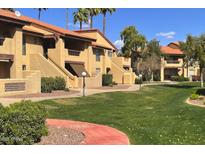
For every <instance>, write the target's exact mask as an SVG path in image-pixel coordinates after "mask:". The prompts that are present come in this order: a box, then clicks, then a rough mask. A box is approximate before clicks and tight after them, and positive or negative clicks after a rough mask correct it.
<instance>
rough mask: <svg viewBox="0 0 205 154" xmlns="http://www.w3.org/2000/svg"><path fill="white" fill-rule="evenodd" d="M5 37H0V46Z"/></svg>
mask: <svg viewBox="0 0 205 154" xmlns="http://www.w3.org/2000/svg"><path fill="white" fill-rule="evenodd" d="M4 40H5V37H3V36H0V45H2V44H3V43H4Z"/></svg>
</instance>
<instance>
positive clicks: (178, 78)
mask: <svg viewBox="0 0 205 154" xmlns="http://www.w3.org/2000/svg"><path fill="white" fill-rule="evenodd" d="M171 81H179V82H182V81H189V79H188V78H186V77H183V76H172V77H171Z"/></svg>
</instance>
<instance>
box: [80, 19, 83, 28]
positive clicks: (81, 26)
mask: <svg viewBox="0 0 205 154" xmlns="http://www.w3.org/2000/svg"><path fill="white" fill-rule="evenodd" d="M82 28H83V22H82V21H80V30H82Z"/></svg>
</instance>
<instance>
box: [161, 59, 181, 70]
mask: <svg viewBox="0 0 205 154" xmlns="http://www.w3.org/2000/svg"><path fill="white" fill-rule="evenodd" d="M162 63H163V64H164V67H173V68H177V67H182V66H183V59H182V58H179V59H162Z"/></svg>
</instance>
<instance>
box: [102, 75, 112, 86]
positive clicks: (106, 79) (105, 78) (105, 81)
mask: <svg viewBox="0 0 205 154" xmlns="http://www.w3.org/2000/svg"><path fill="white" fill-rule="evenodd" d="M112 79H113V76H112V74H103V75H102V85H103V86H110V85H112Z"/></svg>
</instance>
